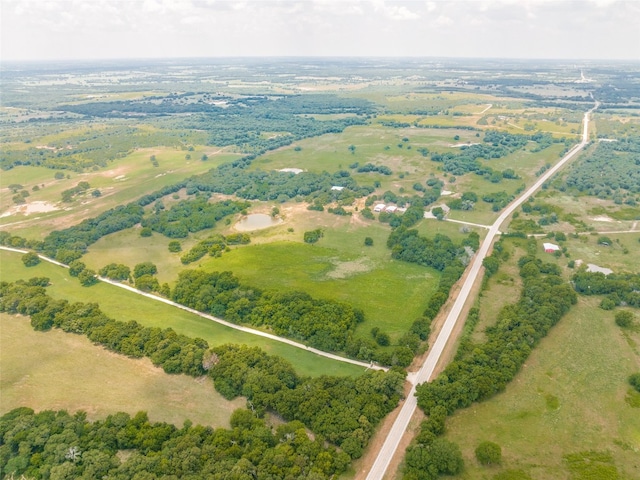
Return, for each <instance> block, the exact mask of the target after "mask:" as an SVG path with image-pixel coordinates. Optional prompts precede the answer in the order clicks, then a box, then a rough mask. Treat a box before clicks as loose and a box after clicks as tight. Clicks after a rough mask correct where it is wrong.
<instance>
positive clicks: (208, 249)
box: [180, 233, 251, 265]
mask: <svg viewBox="0 0 640 480" xmlns="http://www.w3.org/2000/svg"><path fill="white" fill-rule="evenodd" d="M250 242H251V237H250V236H249V235H248V234H246V233H232V234H230V235H227V236H224V235H221V234H214V235H211V236H209V237H207V238H205V239H204V240H201V241H200V242H198V243H196V244H195V245H194V246H193V247H192V248H191V249H190V250H189V251H188V252H185V253H184V255H182V256H181V257H180V261H181V262H182V264H183V265H188V264H190V263H193V262H196V261H198V260H200V259H201V258H202V257H204V256H205V255H207V254H208V255H210V256H212V257H219V256H220V255H222V252H224V251H225V250H226V249H227V247H228V245H247V244H248V243H250Z"/></svg>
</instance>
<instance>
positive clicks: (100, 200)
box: [0, 147, 237, 238]
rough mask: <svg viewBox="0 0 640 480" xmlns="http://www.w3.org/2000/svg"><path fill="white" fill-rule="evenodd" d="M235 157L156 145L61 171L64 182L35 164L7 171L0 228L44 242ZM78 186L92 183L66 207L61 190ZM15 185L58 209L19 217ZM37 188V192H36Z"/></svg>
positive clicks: (2, 183) (0, 179)
mask: <svg viewBox="0 0 640 480" xmlns="http://www.w3.org/2000/svg"><path fill="white" fill-rule="evenodd" d="M187 153H189V154H190V155H191V159H190V160H187V159H185V155H186V154H187ZM204 153H206V154H207V155H208V160H207V161H202V160H201V156H202V155H203V154H204ZM152 155H155V158H156V160H157V162H158V165H159V166H158V167H154V166H153V164H152V162H151V160H150V158H151V156H152ZM234 158H237V155H236V154H232V153H227V152H226V151H225V150H223V149H219V148H215V147H198V148H197V149H196V150H195V151H193V152H186V151H184V150H178V149H175V148H170V147H156V148H150V149H141V150H137V151H135V152H133V153H132V154H130V155H128V156H126V157H124V158H121V159H117V160H114V161H113V162H112V163H110V164H109V166H108V167H107V168H105V169H98V170H94V171H90V172H87V173H76V172H71V171H67V170H63V171H62V173H63V174H64V178H62V179H55V178H54V175H55V173H56V171H57V170H52V169H48V168H44V167H32V166H20V167H15V168H13V169H11V170H9V171H6V172H3V174H2V176H1V177H0V187H1V189H0V203H1V205H2V213H3V214H4V215H5V216H4V217H3V218H2V219H1V220H0V221H1V222H2V223H1V224H0V228H2V229H6V230H10V231H11V232H12V233H15V234H17V235H22V236H25V237H28V238H43V237H44V236H46V235H47V234H48V233H49V232H50V231H52V230H57V229H60V228H65V227H68V226H71V225H75V224H77V223H79V222H80V221H82V220H83V219H85V218H90V217H94V216H96V215H98V214H100V213H101V212H103V211H105V210H108V209H109V208H113V207H115V206H117V205H122V204H126V203H128V202H131V201H133V200H135V199H137V198H139V197H141V196H142V195H144V194H146V193H150V192H153V191H155V190H157V189H159V188H162V187H164V186H166V185H171V184H174V183H176V182H178V181H181V180H183V179H184V178H186V177H188V176H190V175H194V174H198V173H203V172H206V171H208V170H210V169H211V168H214V167H215V166H217V165H219V164H221V163H224V162H228V161H230V160H233V159H234ZM67 176H69V177H70V178H67ZM79 182H88V183H89V185H90V188H89V190H88V191H87V192H86V193H84V194H81V195H78V196H76V197H74V199H73V201H72V202H71V203H63V202H62V201H61V200H62V192H63V191H64V190H67V189H70V188H73V187H75V186H76V185H77V184H78V183H79ZM11 184H19V185H22V186H23V187H24V189H25V190H27V191H28V192H29V197H27V199H26V201H27V204H29V203H32V202H44V203H45V204H47V205H51V206H52V207H54V208H56V210H53V211H50V212H46V213H37V212H34V213H37V214H29V215H25V214H23V213H20V211H19V206H12V205H13V201H12V200H11V198H12V197H13V193H12V192H11V191H10V190H9V189H8V188H7V187H8V186H9V185H11ZM36 186H37V188H38V189H37V190H36V191H34V190H33V189H34V187H36ZM96 189H97V190H99V191H100V194H101V195H100V196H99V197H94V196H93V195H92V192H93V191H94V190H96Z"/></svg>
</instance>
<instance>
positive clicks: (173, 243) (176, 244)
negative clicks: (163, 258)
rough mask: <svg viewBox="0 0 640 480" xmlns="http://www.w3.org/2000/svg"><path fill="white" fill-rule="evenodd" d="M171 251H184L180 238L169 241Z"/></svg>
mask: <svg viewBox="0 0 640 480" xmlns="http://www.w3.org/2000/svg"><path fill="white" fill-rule="evenodd" d="M169 251H170V252H171V253H178V252H181V251H182V246H181V245H180V242H179V241H178V240H171V241H170V242H169Z"/></svg>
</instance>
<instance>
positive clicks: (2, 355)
mask: <svg viewBox="0 0 640 480" xmlns="http://www.w3.org/2000/svg"><path fill="white" fill-rule="evenodd" d="M0 329H1V330H2V335H0V367H1V368H2V372H3V373H2V376H1V377H0V390H2V395H0V415H2V414H4V413H6V412H8V411H10V410H12V409H14V408H17V407H21V406H26V407H30V408H33V409H34V410H36V411H40V410H68V411H69V412H75V411H78V410H84V411H85V412H87V414H88V417H89V419H90V420H96V419H101V418H104V417H106V416H107V415H109V414H113V413H117V412H127V413H129V414H131V415H132V416H133V415H134V414H135V413H137V412H139V411H141V410H142V411H146V412H147V413H148V414H149V418H150V420H151V421H163V422H168V423H172V424H174V425H176V426H178V427H180V426H182V424H183V423H184V421H185V420H191V421H192V422H193V423H194V424H201V425H210V426H213V427H229V417H230V416H231V413H232V412H233V410H235V409H236V408H243V407H244V406H245V401H244V399H243V398H237V399H235V400H233V401H228V400H225V399H224V398H222V396H220V395H219V394H218V393H217V392H216V391H215V389H214V387H213V382H212V381H211V380H210V379H208V378H206V377H203V378H198V379H196V378H192V377H188V376H186V375H167V374H166V373H164V371H163V370H162V369H161V368H158V367H154V366H153V365H152V364H151V361H150V360H148V359H132V358H127V357H125V356H123V355H118V354H115V353H112V352H109V351H108V350H105V349H104V348H102V347H99V346H95V345H93V344H92V343H91V341H90V340H89V339H87V338H86V337H84V336H81V335H73V334H68V333H64V332H62V331H61V330H55V329H54V330H52V331H50V332H36V331H34V330H33V329H32V328H31V325H30V324H29V319H28V318H27V317H22V316H13V315H7V314H0Z"/></svg>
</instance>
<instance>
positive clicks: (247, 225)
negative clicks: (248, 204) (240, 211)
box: [235, 213, 282, 232]
mask: <svg viewBox="0 0 640 480" xmlns="http://www.w3.org/2000/svg"><path fill="white" fill-rule="evenodd" d="M279 223H282V219H281V218H273V217H272V216H271V215H267V214H265V213H252V214H251V215H247V216H246V217H242V219H241V220H240V221H239V222H238V223H236V224H235V228H236V230H239V231H241V232H250V231H251V230H260V229H262V228H267V227H273V226H274V225H278V224H279Z"/></svg>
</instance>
